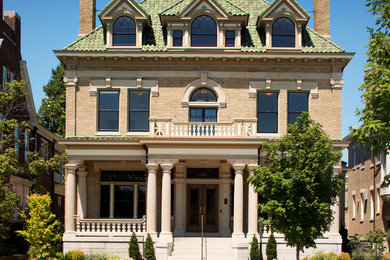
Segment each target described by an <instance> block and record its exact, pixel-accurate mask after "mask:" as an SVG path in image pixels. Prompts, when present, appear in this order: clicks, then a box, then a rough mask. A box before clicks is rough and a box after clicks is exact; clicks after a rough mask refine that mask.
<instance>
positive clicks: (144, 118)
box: [129, 90, 150, 132]
mask: <svg viewBox="0 0 390 260" xmlns="http://www.w3.org/2000/svg"><path fill="white" fill-rule="evenodd" d="M149 96H150V94H149V91H147V90H131V91H129V131H130V132H148V131H149Z"/></svg>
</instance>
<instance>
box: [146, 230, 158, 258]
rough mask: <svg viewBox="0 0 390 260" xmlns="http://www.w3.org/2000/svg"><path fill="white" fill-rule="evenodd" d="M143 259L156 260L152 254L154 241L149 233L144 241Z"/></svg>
mask: <svg viewBox="0 0 390 260" xmlns="http://www.w3.org/2000/svg"><path fill="white" fill-rule="evenodd" d="M145 259H146V260H156V256H155V255H154V243H153V240H152V238H151V237H150V234H148V236H147V237H146V241H145Z"/></svg>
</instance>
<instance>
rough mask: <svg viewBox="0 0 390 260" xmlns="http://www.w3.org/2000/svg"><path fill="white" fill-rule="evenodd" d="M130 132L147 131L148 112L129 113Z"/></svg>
mask: <svg viewBox="0 0 390 260" xmlns="http://www.w3.org/2000/svg"><path fill="white" fill-rule="evenodd" d="M129 117H130V120H129V123H130V127H129V129H130V131H142V132H147V131H149V111H148V112H138V111H137V112H130V114H129Z"/></svg>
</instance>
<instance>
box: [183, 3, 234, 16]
mask: <svg viewBox="0 0 390 260" xmlns="http://www.w3.org/2000/svg"><path fill="white" fill-rule="evenodd" d="M200 13H212V14H214V16H215V17H216V18H217V19H228V18H229V14H228V13H227V12H225V10H224V9H223V8H222V7H221V6H220V5H219V4H218V3H217V2H216V1H214V0H194V1H192V2H191V3H190V4H189V5H188V6H187V7H186V8H184V9H183V10H182V11H181V12H180V13H179V15H178V16H179V17H180V18H182V19H185V18H189V19H191V18H192V17H194V16H196V15H198V14H200Z"/></svg>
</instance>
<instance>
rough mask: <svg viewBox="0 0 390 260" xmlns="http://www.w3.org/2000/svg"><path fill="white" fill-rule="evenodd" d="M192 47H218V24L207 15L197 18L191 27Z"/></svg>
mask: <svg viewBox="0 0 390 260" xmlns="http://www.w3.org/2000/svg"><path fill="white" fill-rule="evenodd" d="M191 46H211V47H213V46H217V24H216V23H215V21H214V19H213V18H211V17H210V16H207V15H201V16H198V17H197V18H195V20H194V21H193V22H192V25H191Z"/></svg>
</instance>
